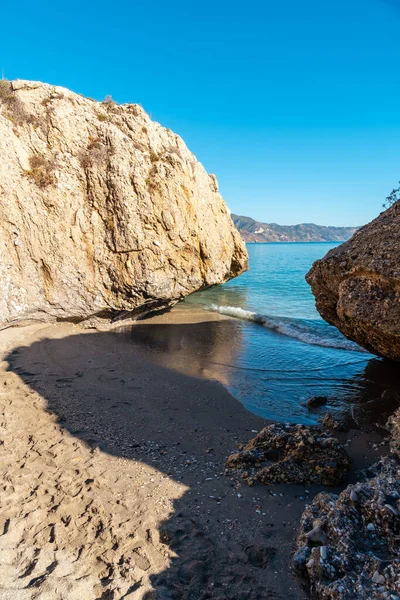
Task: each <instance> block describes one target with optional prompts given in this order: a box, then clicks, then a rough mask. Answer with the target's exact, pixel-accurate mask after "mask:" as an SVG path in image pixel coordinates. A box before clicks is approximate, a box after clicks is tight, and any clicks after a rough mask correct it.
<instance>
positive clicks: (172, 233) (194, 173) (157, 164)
mask: <svg viewBox="0 0 400 600" xmlns="http://www.w3.org/2000/svg"><path fill="white" fill-rule="evenodd" d="M0 145H1V158H2V161H1V166H0V195H1V203H0V281H1V283H2V286H1V289H0V326H1V325H4V324H8V323H15V322H17V321H18V322H21V321H27V320H32V319H35V320H71V321H80V320H83V319H87V318H88V317H91V316H93V315H97V316H100V317H101V316H104V317H107V318H110V317H115V316H117V315H124V314H125V313H131V314H133V315H142V314H145V313H146V312H149V311H152V310H155V309H161V308H165V307H168V306H171V305H173V304H174V303H176V302H177V301H178V300H180V299H182V298H183V297H185V296H187V295H188V294H190V293H192V292H194V291H196V290H198V289H201V288H204V287H207V286H211V285H214V284H217V283H222V282H224V281H226V280H228V279H230V278H231V277H235V276H236V275H238V274H239V273H241V272H242V271H243V270H245V269H246V268H247V253H246V249H245V246H244V244H243V242H242V241H241V239H240V235H239V233H238V232H237V230H236V229H235V227H234V225H233V222H232V220H231V217H230V215H229V212H228V209H227V207H226V205H225V202H224V201H223V199H222V197H221V196H220V194H219V193H218V185H217V181H216V178H215V176H213V175H209V174H208V173H207V172H206V171H205V170H204V168H203V167H202V165H201V164H200V163H199V162H198V161H197V160H196V158H195V156H194V155H193V154H192V153H191V152H190V151H189V150H188V149H187V147H186V145H185V143H184V142H183V140H182V139H181V138H180V137H179V136H177V135H176V134H175V133H173V132H172V131H171V130H170V129H165V128H164V127H162V126H161V125H159V124H158V123H155V122H153V121H151V119H150V117H149V116H148V115H147V114H146V113H145V111H144V110H143V109H142V108H141V107H140V106H139V105H137V104H125V105H122V106H118V105H117V104H115V103H114V102H112V101H111V100H108V101H105V102H95V101H94V100H91V99H89V98H84V97H82V96H80V95H78V94H74V93H72V92H71V91H69V90H67V89H65V88H60V87H54V86H51V85H47V84H43V83H39V82H29V81H13V82H11V83H10V82H8V81H0Z"/></svg>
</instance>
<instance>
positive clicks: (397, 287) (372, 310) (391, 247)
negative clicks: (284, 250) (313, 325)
mask: <svg viewBox="0 0 400 600" xmlns="http://www.w3.org/2000/svg"><path fill="white" fill-rule="evenodd" d="M399 232H400V202H397V203H396V204H394V205H393V206H392V207H391V208H389V209H388V210H386V211H385V212H383V213H382V214H380V215H379V217H378V218H377V219H375V220H374V221H372V223H369V224H368V225H366V226H365V227H362V228H361V229H360V230H359V231H357V232H356V233H355V234H354V235H353V237H352V238H351V239H350V240H349V241H348V242H346V243H344V244H342V245H341V246H338V247H336V248H334V249H333V250H331V251H330V252H328V254H327V255H326V256H325V257H324V258H323V259H322V260H318V261H317V262H315V263H314V265H313V266H312V268H311V270H310V271H309V273H308V275H307V277H306V279H307V281H308V283H309V284H310V286H311V288H312V291H313V294H314V296H315V298H316V306H317V309H318V311H319V312H320V314H321V316H322V317H323V318H324V319H325V321H327V322H328V323H331V324H332V325H336V327H338V329H340V331H341V332H342V333H343V334H344V335H345V336H346V337H348V338H349V339H351V340H354V341H355V342H357V343H358V344H360V345H361V346H364V347H365V348H366V349H367V350H369V351H370V352H374V353H375V354H378V355H380V356H384V357H387V358H390V359H393V360H400V236H399Z"/></svg>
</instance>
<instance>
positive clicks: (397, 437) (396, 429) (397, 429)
mask: <svg viewBox="0 0 400 600" xmlns="http://www.w3.org/2000/svg"><path fill="white" fill-rule="evenodd" d="M387 428H388V430H389V432H390V434H391V442H390V443H391V446H392V449H393V451H394V452H395V453H398V454H399V455H400V408H398V409H397V410H396V411H395V412H394V413H393V414H392V415H391V416H390V417H389V419H388V422H387Z"/></svg>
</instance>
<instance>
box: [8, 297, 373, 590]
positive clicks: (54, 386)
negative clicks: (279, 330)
mask: <svg viewBox="0 0 400 600" xmlns="http://www.w3.org/2000/svg"><path fill="white" fill-rule="evenodd" d="M186 313H187V314H186ZM189 313H190V314H189ZM205 322H207V323H210V322H211V323H225V324H226V325H224V326H228V327H229V326H230V324H231V323H232V319H231V318H229V317H224V316H222V315H219V314H216V313H206V312H205V311H203V310H202V311H201V314H200V311H198V314H197V316H196V314H195V311H194V310H193V309H192V308H190V309H189V310H185V308H182V305H178V306H177V307H175V308H173V309H172V310H171V311H169V312H167V313H164V314H161V315H156V316H154V317H152V318H148V319H146V320H143V321H138V322H136V323H135V324H134V325H133V327H134V328H135V327H142V326H143V325H145V326H146V328H149V327H152V326H157V328H158V329H157V331H156V333H155V335H154V336H153V337H151V338H150V339H153V341H154V340H155V342H154V343H156V342H157V339H158V340H159V344H161V345H162V343H165V340H163V339H162V338H160V334H159V331H160V330H159V327H160V326H163V325H169V326H172V325H177V326H178V325H182V326H190V327H192V328H193V329H194V331H195V332H197V331H198V332H201V330H202V328H203V329H204V323H205ZM146 331H147V330H146ZM146 335H148V334H147V333H146ZM178 337H179V336H178ZM0 341H2V342H3V348H5V350H4V351H2V361H3V362H2V363H1V370H2V373H1V375H2V380H3V381H2V386H1V394H0V403H1V408H2V413H3V422H2V426H1V434H2V437H3V439H4V440H5V443H4V444H3V446H2V447H0V448H1V452H2V461H1V464H2V476H3V480H5V481H6V482H7V484H6V486H5V488H4V489H3V490H1V491H0V505H1V506H2V509H1V514H0V516H1V518H2V522H3V524H6V523H8V524H7V527H4V531H6V533H4V534H3V535H2V536H0V568H1V569H2V572H3V577H2V579H3V581H2V582H1V585H0V598H9V597H10V598H11V597H15V598H16V597H17V598H18V600H19V598H21V600H25V599H29V600H30V599H31V598H32V599H33V598H35V597H38V596H37V593H38V590H40V593H41V595H40V596H39V597H40V598H49V600H50V599H51V600H58V598H60V599H62V598H66V597H68V598H69V599H71V600H75V598H76V600H78V598H79V600H82V598H85V599H86V598H88V600H89V599H90V600H91V599H92V598H93V600H95V599H97V598H100V597H104V598H106V597H107V598H112V599H113V600H119V599H120V598H121V599H122V598H125V599H126V600H134V599H139V598H140V599H142V598H143V599H146V600H151V599H153V598H154V599H155V598H163V599H164V598H165V599H169V598H171V599H174V598H188V599H189V598H190V599H193V600H195V599H196V600H198V599H199V600H200V599H201V598H203V597H204V598H207V597H208V598H228V599H229V598H232V599H235V600H236V599H239V598H242V599H243V600H245V599H246V600H247V599H260V600H261V599H265V598H268V597H271V598H276V599H279V600H284V599H287V600H303V599H305V598H307V597H308V595H307V593H306V592H305V591H304V590H303V589H302V586H301V583H300V581H299V580H298V579H297V577H295V575H294V574H293V572H292V566H291V560H292V555H293V552H294V550H295V542H296V537H297V534H298V530H299V522H300V516H301V514H302V512H303V510H304V507H305V505H306V503H307V502H311V500H312V498H313V496H314V495H315V494H316V493H318V492H320V491H323V490H326V489H327V488H324V487H323V486H320V485H311V484H310V485H301V484H298V485H294V484H280V485H272V486H257V487H249V486H247V484H246V483H245V482H241V481H239V480H236V479H231V478H228V477H226V476H225V475H223V465H224V462H225V459H226V457H227V456H228V455H229V454H230V453H231V452H234V451H235V450H236V449H237V444H238V443H242V442H247V441H248V440H249V439H250V438H252V437H254V435H255V432H256V431H259V430H260V429H261V428H262V427H263V426H265V425H266V424H268V421H266V420H265V419H262V418H261V417H257V416H256V415H254V414H253V413H251V412H250V411H248V410H247V409H246V408H245V407H244V406H243V405H242V404H241V403H240V402H239V401H238V400H237V399H236V398H234V396H232V394H231V393H230V392H229V391H228V390H227V389H226V387H224V385H223V383H220V382H217V381H215V379H212V378H210V377H209V375H210V374H209V372H208V371H207V369H206V368H205V367H204V365H203V364H201V361H200V362H198V363H195V364H191V365H189V367H191V369H192V372H191V373H190V374H187V373H186V374H183V373H182V372H179V371H178V370H177V369H176V368H175V367H174V365H171V364H170V365H169V364H168V346H167V347H166V348H165V349H164V350H163V363H162V364H160V362H159V361H158V360H155V357H156V354H157V353H158V354H159V355H160V353H159V348H158V349H157V348H154V347H153V348H152V347H151V344H149V343H148V342H149V340H148V339H147V342H146V343H147V346H146V343H144V344H143V345H142V347H139V346H138V345H136V344H132V343H131V340H130V338H129V335H128V333H127V331H126V326H124V328H123V330H122V329H121V330H116V329H112V330H110V331H105V332H104V331H103V332H100V331H97V332H93V330H88V329H82V328H81V327H79V326H76V325H70V324H56V325H45V324H41V325H32V326H29V327H25V328H18V329H7V330H4V331H2V332H0ZM143 341H144V342H145V341H146V340H143ZM170 354H172V353H170ZM159 358H160V356H159ZM189 370H190V368H189ZM338 437H341V438H342V440H343V441H344V442H346V441H347V440H348V439H351V440H352V441H351V443H350V444H349V445H348V447H347V451H348V453H349V454H350V456H351V457H352V459H353V461H354V466H353V469H352V472H351V474H350V478H349V481H352V480H354V481H355V480H356V479H357V477H356V472H357V471H358V470H359V469H362V468H365V467H366V466H369V465H370V464H373V463H374V462H375V461H376V460H377V459H378V458H379V456H381V454H382V451H381V450H382V449H381V447H380V446H379V447H378V446H376V444H380V443H381V441H382V438H381V436H379V435H378V434H371V433H370V434H366V433H362V432H357V431H349V432H347V433H345V434H339V435H338ZM374 445H375V447H373V446H374ZM344 487H345V485H342V486H338V487H334V488H328V489H329V491H333V492H338V491H340V490H341V489H343V488H344ZM66 523H67V525H66ZM34 549H35V550H34ZM35 552H36V554H35ZM77 557H78V559H79V560H78V564H77ZM32 582H33V583H32ZM155 589H156V590H157V595H155V593H154V590H155ZM66 590H67V595H63V594H65V593H66ZM12 594H14V596H12ZM35 594H36V595H35ZM102 594H109V595H108V596H106V595H103V596H102ZM207 594H209V595H208V596H207Z"/></svg>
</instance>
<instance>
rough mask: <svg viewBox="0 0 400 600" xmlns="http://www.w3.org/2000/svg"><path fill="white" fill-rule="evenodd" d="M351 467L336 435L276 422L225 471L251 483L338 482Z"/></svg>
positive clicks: (325, 483)
mask: <svg viewBox="0 0 400 600" xmlns="http://www.w3.org/2000/svg"><path fill="white" fill-rule="evenodd" d="M350 467H351V460H350V458H349V456H348V455H347V453H346V451H345V449H344V448H343V446H341V445H340V444H339V442H338V440H337V439H336V438H333V437H331V436H329V435H328V434H327V433H323V432H322V431H320V430H319V429H318V428H317V427H306V426H304V425H282V424H280V423H275V424H273V425H268V427H265V428H264V429H263V430H262V431H260V433H259V434H257V436H256V437H255V438H254V439H252V440H250V442H249V443H248V444H247V445H246V446H245V447H244V448H243V450H242V451H241V452H238V453H236V454H232V455H231V456H230V457H229V458H228V460H227V462H226V465H225V474H226V475H232V474H235V473H237V474H238V475H240V476H241V477H243V478H245V479H247V481H248V483H249V484H250V485H254V484H256V483H264V484H267V485H268V484H272V483H322V484H323V485H335V484H337V483H341V482H342V481H344V480H345V479H346V476H347V473H348V471H349V470H350Z"/></svg>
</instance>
